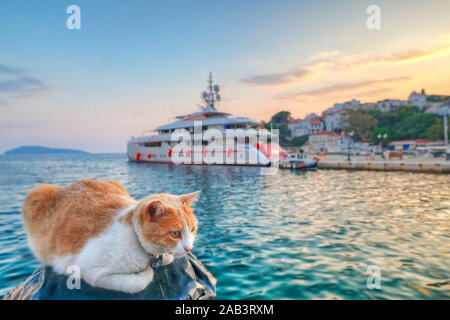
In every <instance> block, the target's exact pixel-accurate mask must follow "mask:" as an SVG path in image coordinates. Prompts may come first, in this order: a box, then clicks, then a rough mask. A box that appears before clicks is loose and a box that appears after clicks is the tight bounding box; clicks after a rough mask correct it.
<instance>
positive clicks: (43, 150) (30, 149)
mask: <svg viewBox="0 0 450 320" xmlns="http://www.w3.org/2000/svg"><path fill="white" fill-rule="evenodd" d="M63 153H70V154H74V153H76V154H87V153H88V152H86V151H83V150H76V149H59V148H48V147H41V146H21V147H18V148H14V149H11V150H8V151H6V152H5V155H10V154H63Z"/></svg>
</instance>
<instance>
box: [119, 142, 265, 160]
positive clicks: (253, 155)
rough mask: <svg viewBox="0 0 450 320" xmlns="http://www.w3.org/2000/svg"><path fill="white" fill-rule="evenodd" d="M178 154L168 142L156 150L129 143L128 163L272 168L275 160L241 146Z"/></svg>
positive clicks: (214, 147) (245, 145)
mask: <svg viewBox="0 0 450 320" xmlns="http://www.w3.org/2000/svg"><path fill="white" fill-rule="evenodd" d="M174 150H178V149H177V148H175V147H174V146H173V145H170V144H169V143H167V142H162V143H161V145H159V146H157V147H151V146H145V143H130V142H129V143H128V144H127V156H128V159H129V161H132V162H144V163H166V164H169V163H172V164H185V165H228V166H234V165H235V166H270V165H271V164H272V160H271V159H270V156H268V155H266V154H265V153H264V152H263V151H262V150H259V149H258V147H257V146H252V145H249V144H238V145H236V146H235V147H234V148H228V149H225V148H223V147H220V148H219V147H217V146H207V147H202V148H200V151H193V150H191V149H187V150H182V151H180V152H179V153H178V154H177V155H175V154H174V152H176V151H174Z"/></svg>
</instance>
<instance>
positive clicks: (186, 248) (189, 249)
mask: <svg viewBox="0 0 450 320" xmlns="http://www.w3.org/2000/svg"><path fill="white" fill-rule="evenodd" d="M184 250H186V252H190V251H191V250H192V247H190V248H188V247H184Z"/></svg>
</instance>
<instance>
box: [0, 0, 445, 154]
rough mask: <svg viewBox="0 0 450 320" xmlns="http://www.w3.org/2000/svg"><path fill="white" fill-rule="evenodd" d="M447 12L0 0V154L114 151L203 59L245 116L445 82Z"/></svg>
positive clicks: (345, 4) (412, 2) (186, 97)
mask: <svg viewBox="0 0 450 320" xmlns="http://www.w3.org/2000/svg"><path fill="white" fill-rule="evenodd" d="M70 5H78V6H79V7H80V10H81V19H80V20H81V29H79V30H78V29H68V28H67V26H66V20H67V19H68V18H69V16H70V14H68V13H66V10H67V7H68V6H70ZM370 5H377V6H378V7H379V8H380V18H381V19H380V29H377V30H373V29H372V30H371V29H369V28H367V25H366V21H367V19H368V18H369V16H370V14H368V13H367V12H366V10H367V8H368V7H369V6H370ZM449 13H450V1H448V0H434V1H424V0H422V1H417V0H396V1H388V0H384V1H376V0H370V1H365V0H341V1H330V0H316V1H300V0H297V1H287V0H277V1H275V0H271V1H268V0H245V1H236V0H227V1H200V0H192V1H183V0H177V1H175V0H158V1H153V0H142V1H115V0H107V1H106V0H83V1H75V0H71V1H65V0H46V1H35V0H0V153H2V152H4V151H6V150H8V149H10V148H14V147H17V146H20V145H43V146H49V147H65V148H77V149H83V150H86V151H89V152H125V150H126V142H127V140H128V139H129V138H130V137H131V136H139V135H142V133H143V131H144V130H151V129H154V128H155V127H157V126H159V125H162V124H166V123H168V122H171V121H173V120H174V118H175V116H177V115H183V114H187V113H191V112H195V111H198V110H199V104H201V99H200V93H201V91H203V90H205V87H206V80H207V75H208V73H209V72H210V71H211V72H212V73H213V77H214V80H215V82H217V83H218V84H219V85H221V95H222V98H223V99H222V101H221V103H220V104H219V105H218V109H219V110H221V111H225V112H229V113H232V114H234V115H236V116H246V117H249V118H251V119H254V120H265V121H267V120H269V119H270V117H271V116H272V115H273V114H275V113H276V112H278V111H281V110H287V111H290V112H291V114H292V116H294V117H295V118H302V117H304V116H306V115H307V114H308V113H311V112H315V113H321V112H322V111H323V110H325V109H327V108H329V107H331V106H332V105H333V104H334V103H337V102H344V101H348V100H351V99H353V98H356V99H358V100H361V101H362V102H375V101H378V100H382V99H386V98H392V99H407V97H408V95H409V93H410V92H411V91H413V90H420V89H422V88H425V89H426V91H427V93H433V94H450V73H449V70H450V19H449V17H448V14H449Z"/></svg>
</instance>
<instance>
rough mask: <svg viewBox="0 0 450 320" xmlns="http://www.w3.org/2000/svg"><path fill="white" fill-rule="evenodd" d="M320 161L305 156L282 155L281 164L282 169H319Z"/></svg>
mask: <svg viewBox="0 0 450 320" xmlns="http://www.w3.org/2000/svg"><path fill="white" fill-rule="evenodd" d="M318 163H319V159H317V158H314V160H309V159H306V155H305V154H301V153H299V154H282V159H281V160H280V162H279V167H280V169H300V170H304V169H309V170H311V169H312V170H315V169H317V164H318Z"/></svg>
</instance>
